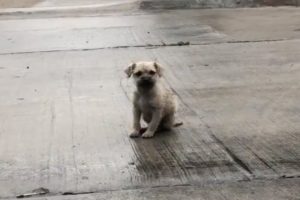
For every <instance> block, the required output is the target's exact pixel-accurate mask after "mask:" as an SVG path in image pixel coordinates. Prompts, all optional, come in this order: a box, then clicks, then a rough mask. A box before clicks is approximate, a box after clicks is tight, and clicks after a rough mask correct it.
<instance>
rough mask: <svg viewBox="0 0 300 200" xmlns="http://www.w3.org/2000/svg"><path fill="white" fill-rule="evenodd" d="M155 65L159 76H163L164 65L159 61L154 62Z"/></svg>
mask: <svg viewBox="0 0 300 200" xmlns="http://www.w3.org/2000/svg"><path fill="white" fill-rule="evenodd" d="M154 67H155V69H156V72H157V74H158V76H160V77H161V76H162V74H163V68H162V66H161V65H160V64H158V63H157V62H154Z"/></svg>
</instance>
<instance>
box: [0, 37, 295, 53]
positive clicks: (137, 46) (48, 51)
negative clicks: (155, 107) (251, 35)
mask: <svg viewBox="0 0 300 200" xmlns="http://www.w3.org/2000/svg"><path fill="white" fill-rule="evenodd" d="M291 40H298V39H272V40H267V39H264V40H233V41H221V42H207V43H198V44H197V43H193V44H191V43H190V42H182V41H179V42H176V43H168V44H166V43H162V44H141V45H120V46H112V47H96V48H78V49H53V50H41V51H20V52H7V53H0V56H2V55H16V54H33V53H53V52H70V51H96V50H105V49H127V48H146V49H152V48H160V47H181V46H208V45H222V44H243V43H263V42H282V41H291Z"/></svg>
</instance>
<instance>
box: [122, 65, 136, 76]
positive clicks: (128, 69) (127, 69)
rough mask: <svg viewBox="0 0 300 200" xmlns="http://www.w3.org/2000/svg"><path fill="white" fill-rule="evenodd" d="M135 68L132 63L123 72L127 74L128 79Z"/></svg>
mask: <svg viewBox="0 0 300 200" xmlns="http://www.w3.org/2000/svg"><path fill="white" fill-rule="evenodd" d="M135 66H136V64H135V63H132V64H130V65H128V67H127V68H126V69H125V71H124V72H125V73H126V74H127V77H128V78H129V77H130V76H131V75H132V73H133V70H134V68H135Z"/></svg>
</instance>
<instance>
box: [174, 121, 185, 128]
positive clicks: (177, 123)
mask: <svg viewBox="0 0 300 200" xmlns="http://www.w3.org/2000/svg"><path fill="white" fill-rule="evenodd" d="M182 125H183V122H175V123H174V124H173V127H179V126H182Z"/></svg>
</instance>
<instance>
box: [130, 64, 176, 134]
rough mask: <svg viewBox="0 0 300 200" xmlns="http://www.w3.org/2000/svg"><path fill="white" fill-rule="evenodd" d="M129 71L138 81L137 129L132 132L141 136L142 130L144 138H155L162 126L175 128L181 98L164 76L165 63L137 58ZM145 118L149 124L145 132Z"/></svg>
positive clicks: (135, 98)
mask: <svg viewBox="0 0 300 200" xmlns="http://www.w3.org/2000/svg"><path fill="white" fill-rule="evenodd" d="M125 73H126V74H127V75H128V78H129V77H130V76H133V79H134V82H135V85H136V91H135V92H134V98H133V132H131V133H130V135H129V136H130V137H138V136H139V135H140V134H142V137H143V138H151V137H153V136H154V134H155V132H156V131H158V130H162V129H167V130H169V129H171V128H172V127H173V126H174V120H175V112H176V109H177V102H176V99H175V96H174V95H173V93H172V92H171V91H169V90H168V89H166V87H164V86H163V84H162V82H161V80H160V79H161V76H162V67H161V66H160V65H159V64H158V63H156V62H137V63H133V64H131V65H129V66H128V68H127V69H126V70H125ZM141 118H143V119H144V121H145V122H146V123H147V124H148V128H147V129H146V131H145V132H144V133H142V131H143V129H142V128H141V123H140V121H141ZM177 125H178V124H177ZM180 125H181V124H180Z"/></svg>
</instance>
